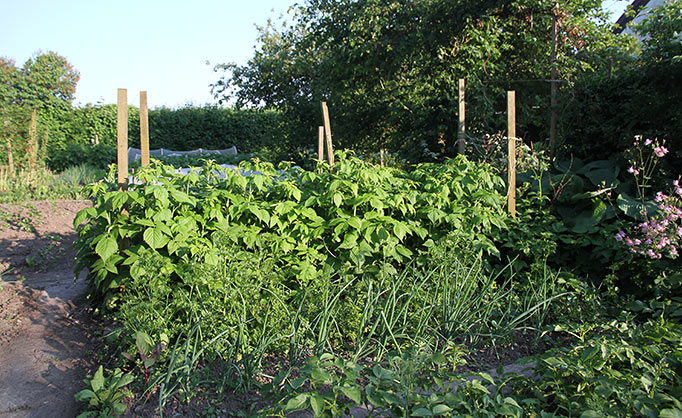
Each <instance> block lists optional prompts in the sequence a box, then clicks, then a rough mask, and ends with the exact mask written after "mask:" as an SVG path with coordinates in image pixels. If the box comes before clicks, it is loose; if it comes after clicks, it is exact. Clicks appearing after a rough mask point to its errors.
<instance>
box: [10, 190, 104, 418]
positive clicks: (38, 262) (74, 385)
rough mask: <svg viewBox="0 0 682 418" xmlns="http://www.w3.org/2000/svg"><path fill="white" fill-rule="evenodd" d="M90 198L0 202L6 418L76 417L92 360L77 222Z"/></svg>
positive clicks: (91, 338)
mask: <svg viewBox="0 0 682 418" xmlns="http://www.w3.org/2000/svg"><path fill="white" fill-rule="evenodd" d="M90 204H91V203H90V202H89V201H69V200H60V201H36V202H27V203H23V204H18V205H6V204H3V205H0V417H2V418H24V417H31V418H42V417H75V416H76V415H77V413H78V408H79V406H80V405H79V404H78V402H76V400H75V399H74V394H75V393H76V392H78V391H79V390H81V389H82V388H83V387H84V385H83V378H85V376H86V373H87V371H89V370H90V368H91V365H90V364H89V361H92V359H93V357H94V355H93V354H94V341H95V340H94V339H93V337H92V332H91V331H92V321H91V319H90V316H89V309H88V308H87V302H86V299H85V294H86V288H85V280H84V278H83V277H81V278H79V279H78V280H77V281H75V282H74V280H73V268H74V253H73V251H72V249H71V245H72V244H73V241H74V239H75V238H76V234H75V232H74V229H73V225H72V223H73V218H74V216H75V214H76V213H77V212H78V211H79V210H80V209H82V208H84V207H87V206H89V205H90Z"/></svg>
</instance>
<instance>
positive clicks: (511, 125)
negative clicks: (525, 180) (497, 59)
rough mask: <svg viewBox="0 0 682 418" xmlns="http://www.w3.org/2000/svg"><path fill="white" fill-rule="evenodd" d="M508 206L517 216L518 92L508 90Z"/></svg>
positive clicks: (513, 214) (512, 213)
mask: <svg viewBox="0 0 682 418" xmlns="http://www.w3.org/2000/svg"><path fill="white" fill-rule="evenodd" d="M507 130H508V133H507V154H508V157H507V160H508V164H509V165H508V167H507V173H508V175H507V183H508V187H509V188H508V189H507V208H508V210H509V214H510V215H511V216H512V218H516V92H515V91H513V90H511V91H508V92H507Z"/></svg>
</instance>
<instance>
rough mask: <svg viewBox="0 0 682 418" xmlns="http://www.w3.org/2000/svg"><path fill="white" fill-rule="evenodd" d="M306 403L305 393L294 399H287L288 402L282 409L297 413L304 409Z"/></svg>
mask: <svg viewBox="0 0 682 418" xmlns="http://www.w3.org/2000/svg"><path fill="white" fill-rule="evenodd" d="M307 403H308V394H307V393H301V394H300V395H298V396H296V397H295V398H292V399H289V402H287V405H286V406H285V407H284V409H285V410H286V411H298V410H301V409H303V408H305V407H306V404H307Z"/></svg>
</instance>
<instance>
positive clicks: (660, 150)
mask: <svg viewBox="0 0 682 418" xmlns="http://www.w3.org/2000/svg"><path fill="white" fill-rule="evenodd" d="M634 145H635V147H636V148H637V149H636V154H638V156H639V164H637V163H636V162H634V161H633V160H631V161H630V163H631V165H630V168H629V169H628V172H629V173H630V174H632V175H633V176H635V182H636V185H637V192H638V193H639V197H640V199H641V201H642V203H644V199H645V193H646V189H647V188H648V187H649V181H650V180H651V176H652V174H653V172H654V169H655V168H656V165H657V162H658V159H659V158H662V157H663V156H665V154H667V153H668V149H667V148H665V142H662V143H660V142H659V141H658V140H656V141H652V140H650V139H646V140H644V141H642V138H641V136H636V137H635V143H634ZM646 149H649V150H650V152H648V155H647V156H646V158H645V150H646ZM672 186H673V190H672V193H670V194H664V193H662V192H658V193H657V194H656V198H655V201H656V206H657V209H658V210H659V211H658V213H656V214H650V213H647V210H646V206H642V208H643V209H642V213H641V214H642V215H643V216H644V222H641V223H640V224H638V225H637V226H635V228H634V231H632V234H631V235H628V234H627V233H626V232H625V231H619V232H618V233H617V234H616V237H615V238H616V240H617V241H620V242H623V243H624V244H625V245H627V246H628V247H629V248H630V251H631V252H633V253H636V254H641V255H644V256H647V257H649V258H652V259H660V258H662V257H663V256H666V257H669V258H673V259H674V258H677V256H678V255H679V251H680V249H681V245H682V225H681V222H680V220H681V219H682V199H681V198H682V187H680V180H679V179H678V180H675V181H673V183H672Z"/></svg>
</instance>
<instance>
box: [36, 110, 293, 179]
mask: <svg viewBox="0 0 682 418" xmlns="http://www.w3.org/2000/svg"><path fill="white" fill-rule="evenodd" d="M283 123H284V118H283V116H282V114H281V113H279V112H276V111H252V110H232V109H221V108H218V107H211V106H206V107H185V108H181V109H177V110H173V109H167V108H161V109H154V110H150V111H149V136H150V146H151V147H152V148H167V149H173V150H178V151H186V150H192V149H197V148H205V149H223V148H229V147H231V146H233V145H235V146H236V147H237V149H238V150H239V153H249V154H251V153H257V154H259V155H261V156H264V157H266V158H271V159H277V158H281V157H282V156H286V155H288V154H289V148H290V147H289V145H288V144H289V142H288V141H287V136H286V135H283V134H280V132H281V131H282V129H281V127H282V125H283ZM39 124H40V125H41V126H42V127H43V129H47V130H48V131H49V141H48V144H47V147H48V152H47V157H48V163H49V165H50V167H51V168H52V169H54V170H58V171H61V170H63V169H65V168H67V167H70V166H73V165H79V164H83V163H85V164H89V165H93V166H97V167H105V166H106V165H107V164H109V163H112V162H115V159H116V152H115V147H116V129H117V128H116V105H96V106H91V105H88V106H86V107H83V108H74V109H71V110H68V111H63V112H57V113H55V112H53V113H50V114H48V113H42V114H40V116H39ZM139 126H140V122H139V109H138V108H137V107H134V106H129V107H128V143H129V145H130V146H132V147H139V146H140V128H139ZM95 136H97V138H98V141H99V146H97V147H93V145H92V140H94V138H95Z"/></svg>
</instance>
